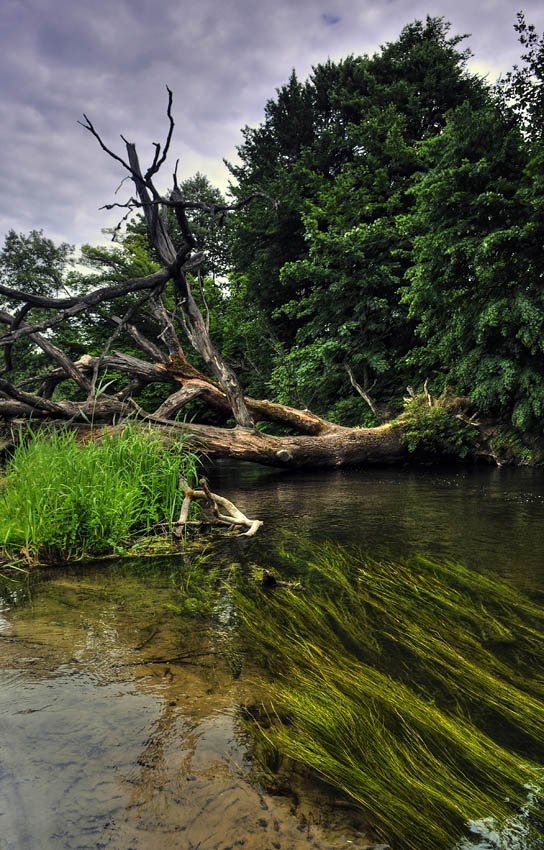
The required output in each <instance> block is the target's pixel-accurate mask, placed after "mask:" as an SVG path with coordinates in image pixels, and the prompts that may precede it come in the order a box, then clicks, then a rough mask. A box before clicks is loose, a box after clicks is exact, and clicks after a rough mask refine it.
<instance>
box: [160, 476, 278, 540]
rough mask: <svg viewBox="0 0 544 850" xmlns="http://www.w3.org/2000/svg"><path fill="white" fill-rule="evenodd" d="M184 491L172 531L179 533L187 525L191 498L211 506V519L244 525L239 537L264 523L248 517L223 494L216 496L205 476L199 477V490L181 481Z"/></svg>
mask: <svg viewBox="0 0 544 850" xmlns="http://www.w3.org/2000/svg"><path fill="white" fill-rule="evenodd" d="M181 484H182V486H183V490H184V493H185V498H184V499H183V504H182V506H181V513H180V515H179V519H178V521H177V522H176V523H173V527H174V533H176V532H177V534H178V535H179V534H180V533H181V529H182V528H184V527H185V526H186V525H187V520H188V517H189V508H190V506H191V502H192V501H193V499H199V500H204V501H205V502H206V503H207V505H208V506H209V507H210V508H211V511H212V515H213V520H214V522H217V523H219V524H221V525H228V526H230V527H231V528H233V527H236V526H244V527H246V528H247V531H244V532H242V533H241V535H240V536H241V537H253V535H254V534H256V533H257V531H258V530H259V528H260V527H261V526H262V525H263V524H264V523H263V521H262V520H260V519H248V517H247V516H246V515H245V514H243V513H242V511H241V510H240V509H239V508H237V507H236V505H235V504H233V503H232V502H230V501H229V500H228V499H225V497H224V496H218V495H217V493H212V492H211V490H210V489H209V487H208V482H207V481H206V479H205V478H201V479H200V481H199V484H200V486H201V488H202V489H201V490H193V489H191V487H189V485H188V484H187V482H186V481H182V482H181Z"/></svg>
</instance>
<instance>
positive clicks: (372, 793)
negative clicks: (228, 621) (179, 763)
mask: <svg viewBox="0 0 544 850" xmlns="http://www.w3.org/2000/svg"><path fill="white" fill-rule="evenodd" d="M288 546H289V548H290V551H287V550H284V551H283V552H282V553H281V557H280V558H279V559H278V563H280V564H281V565H282V566H283V569H282V573H283V574H287V575H289V576H290V577H291V576H296V578H297V579H299V580H300V581H301V582H302V583H303V585H304V586H305V588H306V590H305V592H297V591H293V590H289V589H288V588H276V589H275V590H274V591H272V592H266V591H263V590H262V589H261V588H260V587H259V586H258V585H256V584H250V585H249V586H247V585H244V586H243V587H240V588H239V589H238V591H237V596H236V601H237V607H238V612H239V619H240V631H241V635H242V639H243V641H244V643H245V644H246V645H248V646H249V647H251V648H252V650H253V651H254V652H255V653H256V654H257V656H258V657H259V659H260V661H261V662H262V663H263V664H266V665H267V666H268V667H269V669H270V670H271V672H272V674H273V681H272V684H271V685H270V686H269V689H268V690H269V697H270V701H271V707H269V714H270V719H271V725H270V726H269V727H268V728H266V729H265V728H260V734H261V735H262V736H264V738H266V739H267V740H268V741H269V742H270V745H271V747H273V748H277V749H279V750H280V752H282V753H283V754H284V755H286V756H289V757H290V758H292V759H294V760H295V761H298V762H300V763H302V764H304V765H306V766H308V767H310V768H311V769H313V770H315V771H316V772H317V773H319V774H320V775H321V776H322V777H323V778H324V779H326V780H327V781H328V782H329V783H331V784H332V785H333V786H335V787H336V788H338V789H340V790H341V791H343V792H344V793H345V794H347V795H349V796H350V797H351V798H352V799H353V800H354V801H355V802H356V803H357V804H358V806H360V807H361V809H363V810H364V811H365V812H366V814H367V816H368V820H369V824H370V825H372V826H374V827H375V828H376V829H377V831H378V832H379V833H380V834H381V835H382V836H383V837H384V839H385V840H386V841H388V842H391V843H392V845H393V846H394V847H395V850H399V848H410V850H452V848H453V847H454V845H455V843H456V842H457V841H459V840H461V838H462V836H463V832H464V825H465V824H466V822H468V821H474V822H475V821H481V820H482V819H485V818H494V819H495V820H496V821H497V822H499V823H500V822H502V823H507V822H508V821H509V819H511V818H512V816H513V813H514V812H515V811H516V810H517V809H522V808H523V806H524V805H526V799H527V784H528V783H532V784H533V785H538V784H542V776H543V774H542V770H541V764H542V757H543V756H544V678H543V676H542V670H543V662H544V613H543V612H542V611H541V609H540V608H538V607H537V606H536V605H533V604H532V603H531V602H530V601H529V600H527V599H525V598H523V597H522V596H521V595H520V594H518V593H517V592H516V591H515V590H514V589H513V588H511V587H510V586H509V585H508V584H506V583H504V582H501V581H495V580H491V579H489V578H487V577H485V576H482V575H479V574H476V573H473V572H470V571H469V570H467V569H465V568H464V567H462V566H461V565H455V564H450V563H442V564H439V563H434V562H432V561H430V560H428V559H425V558H417V559H413V560H411V561H409V562H406V563H397V562H394V561H389V560H383V561H378V560H374V559H372V558H370V557H369V556H367V555H366V554H365V553H364V552H363V551H361V550H356V549H345V548H342V547H340V546H337V545H333V544H321V545H318V546H316V547H314V548H309V547H307V548H304V547H301V546H300V545H296V544H294V543H293V541H291V542H290V543H289V544H288ZM534 829H535V835H534V836H533V839H532V841H533V843H531V844H527V845H519V850H521V848H522V847H523V848H524V850H536V848H537V847H542V846H544V833H540V836H538V835H537V832H536V827H535V828H534ZM485 846H487V847H502V846H503V845H502V844H498V845H497V844H496V845H492V844H487V845H485ZM504 846H507V845H504Z"/></svg>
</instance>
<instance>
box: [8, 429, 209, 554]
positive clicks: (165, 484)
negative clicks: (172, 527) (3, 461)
mask: <svg viewBox="0 0 544 850" xmlns="http://www.w3.org/2000/svg"><path fill="white" fill-rule="evenodd" d="M197 464H198V459H197V457H196V455H195V454H193V453H192V452H190V451H188V450H185V449H183V447H181V448H180V449H179V450H178V449H176V450H175V451H169V450H167V449H166V448H165V447H164V446H163V445H162V444H161V443H160V441H159V440H158V439H157V438H156V437H154V436H153V435H152V434H151V433H150V432H147V431H145V430H143V429H139V428H137V427H136V426H131V425H128V426H127V427H126V428H125V429H124V430H123V431H122V432H120V433H117V434H113V435H111V436H108V435H106V436H104V437H103V438H102V439H101V440H100V441H99V442H98V441H96V442H95V441H91V442H87V443H84V444H80V443H78V442H77V441H76V438H75V436H74V434H73V433H70V432H68V431H61V432H54V433H51V434H42V433H38V434H36V435H35V436H34V437H33V438H32V439H30V440H29V441H26V442H21V443H20V444H19V445H18V446H17V448H16V449H15V452H14V454H13V457H12V458H11V459H10V460H9V462H8V463H7V466H6V470H5V479H6V483H5V486H3V487H2V489H1V490H0V560H1V559H2V557H3V558H4V560H6V561H13V560H14V559H15V558H18V559H19V562H20V559H21V558H24V560H25V561H26V562H27V563H34V562H37V561H40V562H52V561H65V560H69V559H72V558H82V557H89V556H93V555H100V554H104V553H107V552H112V551H121V550H122V549H124V548H126V547H127V546H128V545H130V542H131V541H132V540H133V539H134V537H135V536H137V535H142V534H149V533H150V532H151V531H152V529H153V527H154V526H155V525H156V524H157V523H161V522H166V523H168V522H171V521H172V520H174V519H177V515H178V514H179V511H180V506H181V502H182V500H183V494H182V493H181V492H180V489H179V478H180V476H182V477H183V478H185V479H186V480H188V481H189V483H192V485H194V483H196V477H197V475H196V473H197Z"/></svg>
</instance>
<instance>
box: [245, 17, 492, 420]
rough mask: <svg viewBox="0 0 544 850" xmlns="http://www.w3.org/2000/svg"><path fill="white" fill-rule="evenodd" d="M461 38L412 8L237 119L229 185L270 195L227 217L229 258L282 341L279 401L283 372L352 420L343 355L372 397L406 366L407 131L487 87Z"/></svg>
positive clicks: (479, 96)
mask: <svg viewBox="0 0 544 850" xmlns="http://www.w3.org/2000/svg"><path fill="white" fill-rule="evenodd" d="M462 40H463V36H454V37H450V35H449V24H447V23H445V22H444V21H443V20H442V19H441V18H430V17H429V18H427V20H426V21H425V22H421V21H416V22H415V23H413V24H410V25H409V26H407V27H405V28H404V29H403V31H402V33H401V35H400V37H399V39H398V40H397V41H396V42H393V43H390V44H386V45H385V46H384V47H382V49H381V51H380V53H378V54H376V55H374V56H372V57H368V56H363V57H353V56H351V57H348V58H347V59H345V60H342V61H341V62H339V63H333V62H330V61H329V62H327V63H325V64H323V65H318V66H317V67H316V68H314V69H313V73H312V76H311V77H310V79H309V80H308V81H307V82H306V83H304V84H301V83H300V82H299V81H298V80H297V78H296V76H295V75H294V74H293V75H292V76H291V78H290V80H289V83H288V84H287V85H286V86H284V87H283V88H282V89H280V90H279V91H278V95H277V98H276V99H275V100H271V101H269V102H268V104H267V107H266V113H265V121H264V123H263V124H262V125H261V126H260V127H259V128H257V129H256V130H250V129H248V128H246V130H245V141H244V144H243V145H242V146H241V148H240V149H239V154H240V157H241V159H242V165H240V166H236V167H231V171H232V173H233V175H234V176H235V177H236V178H237V180H238V186H237V187H236V189H235V190H234V191H235V193H236V194H237V195H242V194H246V193H248V192H249V191H251V190H252V189H257V188H258V189H261V190H264V191H266V192H267V193H268V194H270V195H273V196H274V197H276V198H277V199H278V200H279V201H280V206H279V208H278V211H277V212H276V213H274V214H268V215H266V214H265V217H264V219H263V215H262V210H257V209H253V208H252V209H246V210H244V211H243V213H241V214H240V215H239V216H238V217H237V219H236V223H235V226H234V228H233V238H232V247H233V257H234V266H235V268H236V269H237V270H238V271H240V272H241V270H242V267H243V268H244V270H245V274H246V275H247V281H248V291H249V293H250V297H251V298H252V299H253V301H254V302H255V303H256V304H257V305H259V307H260V308H261V309H262V310H263V311H264V313H265V315H266V316H267V317H268V321H269V323H270V324H271V326H272V327H273V329H274V332H275V334H276V335H277V337H278V338H279V341H280V343H281V344H282V345H283V346H285V348H286V355H285V357H284V358H283V360H282V362H280V363H277V364H276V366H275V368H274V371H273V373H272V375H271V382H272V385H273V387H274V388H275V391H276V393H277V394H278V396H279V397H280V398H282V400H284V401H287V400H288V397H289V393H291V392H293V387H295V386H296V387H297V388H298V391H299V392H298V394H299V397H302V399H303V400H306V402H307V403H312V404H313V405H314V406H315V407H316V409H317V410H318V411H319V412H321V413H326V414H327V415H329V416H333V417H335V418H341V419H343V420H344V421H349V422H351V423H354V422H355V421H357V420H358V419H359V420H360V418H361V416H362V413H363V411H364V410H365V404H364V402H363V401H362V399H360V398H358V397H357V398H355V396H354V394H353V390H352V388H351V385H350V381H349V377H348V374H347V371H346V368H345V366H346V365H349V366H350V368H351V367H352V368H353V369H354V370H355V372H356V373H357V375H358V377H359V379H360V383H361V384H365V385H366V386H367V387H368V386H370V385H373V384H374V382H375V381H377V383H376V391H377V392H378V393H379V394H380V395H381V398H382V400H384V401H387V400H388V399H390V398H391V397H394V396H396V397H397V398H398V397H399V396H400V393H401V390H402V387H403V386H404V385H405V381H406V378H407V376H408V377H409V376H410V367H409V366H408V365H407V363H406V358H405V355H406V351H407V350H408V349H409V347H410V345H411V332H412V324H411V323H410V322H409V321H408V319H407V309H406V306H405V305H404V304H403V303H402V302H401V301H400V299H399V296H398V290H399V288H400V286H401V284H402V281H403V276H404V273H405V271H406V268H407V267H408V265H409V264H410V250H411V237H410V235H409V234H408V233H407V232H406V230H405V229H403V228H399V226H398V221H399V217H402V216H403V215H404V214H406V213H407V212H408V211H409V210H410V208H411V206H412V204H413V197H412V195H411V194H410V192H409V188H410V186H411V183H412V180H413V176H414V174H415V173H416V172H417V171H419V170H420V169H421V168H422V159H421V158H420V157H419V155H418V152H417V144H418V143H419V142H420V141H421V140H423V139H426V138H430V137H432V136H434V135H437V134H438V133H440V132H441V130H442V129H443V127H444V124H445V115H446V113H447V112H448V110H449V109H451V108H452V107H455V106H457V105H459V104H461V103H463V101H465V100H469V101H470V102H471V103H472V104H473V105H474V106H475V107H476V106H478V105H480V104H483V103H485V101H486V98H487V97H488V95H487V91H486V87H485V85H484V84H483V82H482V81H481V80H479V79H478V78H477V77H474V76H471V75H469V74H468V73H467V71H466V67H465V63H466V59H467V56H468V54H467V52H466V51H462V50H460V49H459V44H460V42H461V41H462ZM287 366H288V367H289V368H288V369H287ZM288 374H289V376H290V377H289V379H288ZM338 399H340V403H338Z"/></svg>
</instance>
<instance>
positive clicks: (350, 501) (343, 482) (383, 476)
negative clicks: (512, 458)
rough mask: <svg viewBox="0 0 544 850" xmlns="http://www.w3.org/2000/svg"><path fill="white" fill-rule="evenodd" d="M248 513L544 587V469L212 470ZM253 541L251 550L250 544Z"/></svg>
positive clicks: (269, 522)
mask: <svg viewBox="0 0 544 850" xmlns="http://www.w3.org/2000/svg"><path fill="white" fill-rule="evenodd" d="M210 478H211V481H212V482H213V487H214V488H215V490H216V492H218V493H222V494H223V495H225V496H227V497H228V498H229V499H232V501H234V502H235V503H236V504H239V505H240V507H241V509H242V510H243V511H244V512H246V513H247V515H248V516H251V517H252V518H253V517H257V518H259V519H263V520H264V521H265V526H264V527H263V529H261V531H260V532H259V536H258V537H257V538H255V546H256V547H257V549H258V548H259V547H260V548H262V549H263V550H266V547H267V545H268V546H269V545H270V541H271V539H272V538H273V537H274V535H275V534H276V532H277V530H278V529H282V528H283V529H285V528H289V529H290V530H292V531H294V532H297V533H301V534H303V535H304V536H306V537H307V538H308V539H310V540H323V539H332V540H335V541H337V542H339V543H355V544H360V545H362V546H363V547H364V548H365V549H368V551H369V552H371V553H373V554H374V555H379V554H380V553H384V554H389V555H391V556H392V557H405V556H406V555H409V554H412V553H415V552H417V553H421V554H424V555H429V556H432V557H435V558H448V559H452V560H457V561H460V562H462V563H465V564H467V565H468V566H472V567H474V568H476V569H478V570H483V571H486V572H487V571H489V572H494V573H497V574H499V575H502V576H505V577H508V578H509V579H511V580H513V581H514V582H515V583H516V584H517V586H518V587H519V588H520V589H524V590H528V591H535V592H544V522H543V521H542V520H543V515H544V473H543V471H542V470H540V469H523V468H522V469H504V468H503V469H497V468H495V467H468V466H467V467H464V468H459V467H444V468H440V469H433V468H428V469H427V468H413V467H406V468H400V469H399V468H394V469H346V470H338V471H331V472H326V473H324V472H318V471H316V472H313V473H312V472H306V471H302V472H300V473H297V474H294V473H285V472H281V471H275V470H268V469H263V468H262V467H258V466H255V465H251V464H245V465H244V466H242V465H235V464H234V463H231V462H224V463H222V464H218V465H217V466H216V467H215V468H214V470H213V471H212V473H211V475H210ZM243 545H245V546H247V543H245V541H244V542H243Z"/></svg>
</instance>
